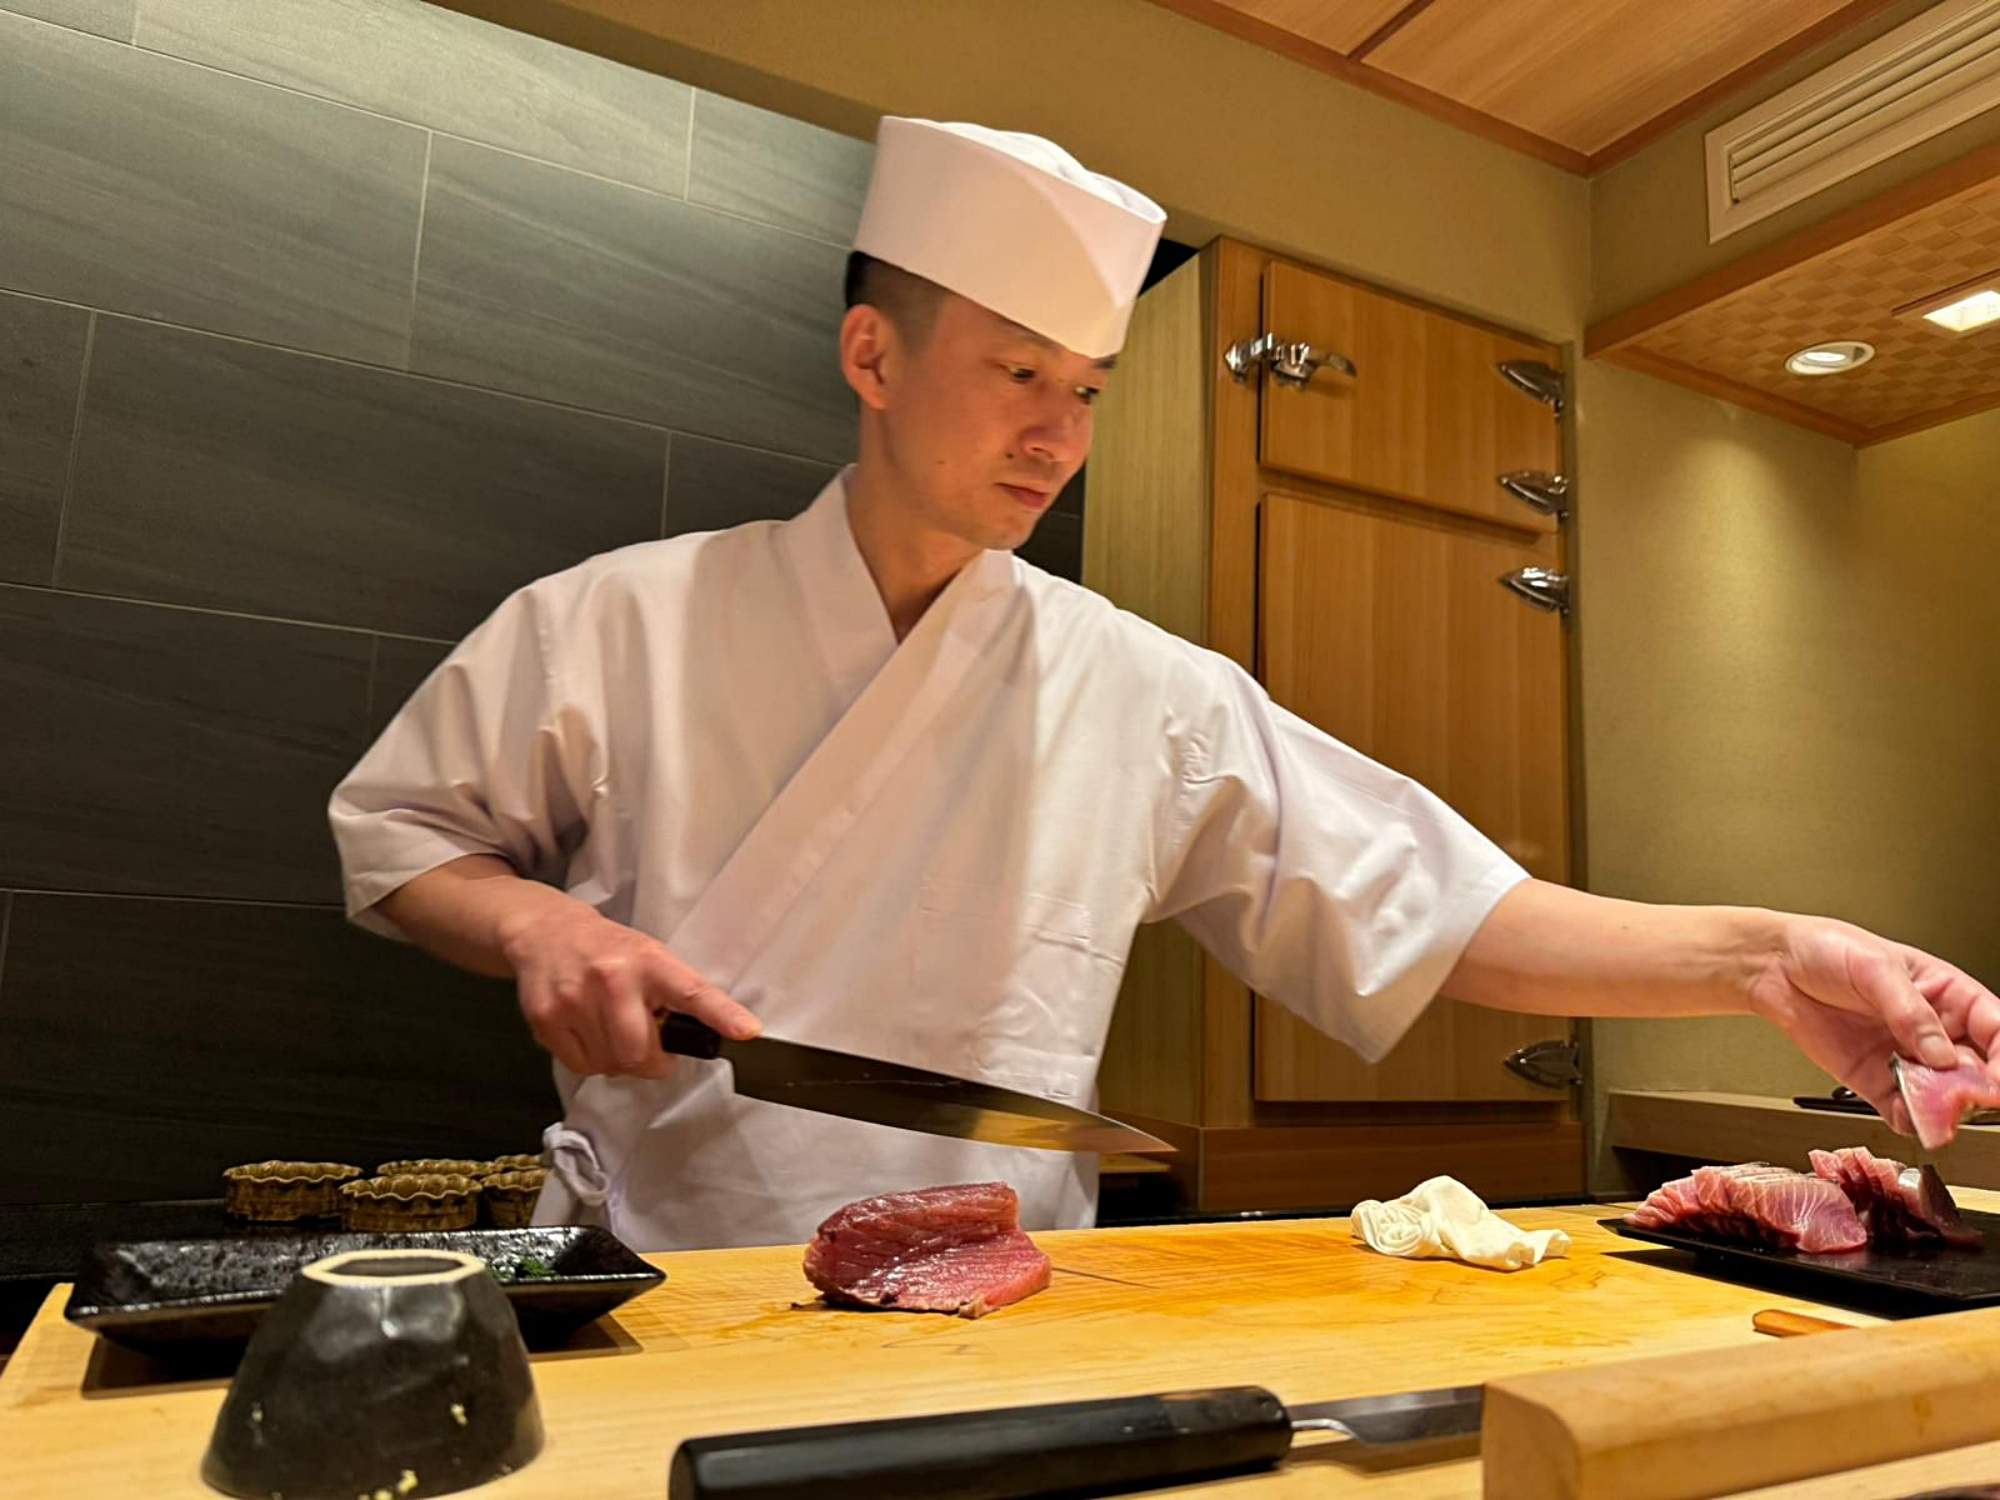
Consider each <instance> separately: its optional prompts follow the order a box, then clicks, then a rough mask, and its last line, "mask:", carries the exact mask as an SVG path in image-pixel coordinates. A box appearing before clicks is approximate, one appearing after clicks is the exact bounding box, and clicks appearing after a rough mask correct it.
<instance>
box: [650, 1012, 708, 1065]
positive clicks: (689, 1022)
mask: <svg viewBox="0 0 2000 1500" xmlns="http://www.w3.org/2000/svg"><path fill="white" fill-rule="evenodd" d="M660 1050H661V1051H663V1052H671V1053H673V1054H674V1056H676V1057H698V1058H701V1059H702V1060H704V1061H709V1060H712V1059H714V1058H717V1057H720V1056H721V1055H722V1033H721V1032H719V1031H717V1030H716V1029H715V1028H714V1027H712V1026H708V1025H704V1024H703V1023H702V1022H700V1021H697V1020H696V1019H695V1018H694V1017H693V1016H690V1015H686V1014H684V1013H683V1012H681V1011H677V1010H670V1011H668V1012H667V1013H666V1014H665V1015H663V1016H661V1017H660Z"/></svg>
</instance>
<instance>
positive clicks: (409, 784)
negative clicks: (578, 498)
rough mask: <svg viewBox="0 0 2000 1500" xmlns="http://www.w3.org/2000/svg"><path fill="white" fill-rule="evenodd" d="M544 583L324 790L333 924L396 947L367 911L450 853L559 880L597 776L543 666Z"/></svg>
mask: <svg viewBox="0 0 2000 1500" xmlns="http://www.w3.org/2000/svg"><path fill="white" fill-rule="evenodd" d="M546 583H547V580H544V582H543V584H531V585H530V586H529V587H527V588H525V589H522V590H520V591H519V592H517V593H515V594H514V595H512V596H511V597H509V598H508V599H507V600H505V601H504V602H503V603H502V604H501V605H500V607H499V608H498V609H496V610H495V611H494V612H493V613H492V615H490V616H489V617H488V618H487V619H486V621H485V622H484V623H483V624H481V625H480V626H479V628H478V629H476V630H474V631H473V632H472V634H471V635H469V636H467V637H466V638H465V640H464V641H463V642H461V643H460V644H459V646H458V647H457V648H456V649H455V650H454V651H453V652H452V653H451V655H449V656H448V657H446V658H445V659H444V661H443V662H442V663H440V664H439V666H438V667H437V669H436V670H435V671H434V672H432V673H431V675H430V676H429V677H428V678H426V679H425V681H424V683H423V685H422V686H421V687H419V688H418V689H417V690H416V692H415V693H413V694H412V695H411V697H410V699H409V701H408V702H407V703H406V704H404V705H403V708H402V710H401V712H399V713H398V714H397V715H396V717H395V718H394V719H392V720H391V721H390V722H389V725H388V727H387V728H386V729H384V730H383V731H382V734H381V736H380V737H379V738H378V739H377V740H376V741H375V743H374V745H373V746H372V747H371V748H370V749H369V750H368V752H367V754H365V755H364V756H362V758H361V760H360V761H359V762H358V763H357V764H356V765H355V767H354V769H353V770H352V771H350V772H349V773H348V774H347V777H346V779H345V780H343V781H342V782H341V783H340V785H339V786H338V787H336V788H335V789H334V793H333V800H332V802H331V804H330V805H329V807H328V810H327V812H328V819H329V821H330V822H331V824H332V827H333V839H334V843H335V845H336V846H337V847H338V849H339V851H340V864H341V873H342V877H343V880H344V883H345V887H346V894H347V914H348V916H349V918H350V919H352V920H353V921H354V922H356V923H357V924H359V925H360V926H362V927H365V928H367V929H368V930H369V931H371V932H378V933H381V934H383V935H384V936H387V937H394V938H402V937H403V936H404V934H403V933H402V932H401V931H400V930H399V929H398V928H397V927H396V926H395V925H394V924H393V923H392V922H390V921H389V920H388V919H387V918H386V917H384V916H383V915H382V914H381V912H380V911H379V910H377V909H376V903H377V902H379V901H381V899H382V898H383V897H384V896H387V895H389V894H390V893H391V892H393V891H395V890H397V889H399V888H400V887H401V886H403V885H405V884H407V883H408V882H410V881H412V880H414V879H416V878H417V876H419V875H421V874H423V873H424V872H425V871H427V870H432V869H435V868H436V867H437V866H439V865H442V864H447V863H449V862H450V861H452V860H454V859H458V858H460V857H461V856H463V855H467V854H495V855H498V856H500V857H501V858H502V859H505V860H506V861H507V862H508V863H510V864H511V865H513V866H514V868H515V869H516V870H517V871H519V872H520V873H521V874H522V875H524V876H527V877H529V878H530V879H536V880H546V881H550V882H558V881H560V879H561V878H562V873H563V869H564V867H565V865H566V864H567V862H568V857H569V854H570V852H571V851H572V850H573V849H574V848H575V847H576V844H577V843H578V841H579V839H580V837H581V835H582V832H583V821H584V812H585V810H586V809H587V808H588V807H589V806H590V803H591V800H592V794H591V789H592V787H593V786H594V785H595V784H596V783H597V782H598V781H599V779H600V778H599V777H598V776H597V775H596V763H597V759H598V757H597V736H596V735H595V734H594V733H593V732H592V729H591V723H590V716H589V715H588V714H586V713H584V712H582V711H581V709H580V707H579V705H578V704H577V703H576V702H575V701H574V697H573V695H572V694H570V693H569V692H568V691H567V689H566V687H565V685H564V683H563V680H562V678H561V675H560V674H559V673H558V671H557V670H556V668H555V664H554V660H553V652H552V649H551V641H550V635H551V629H550V621H549V619H548V613H549V608H550V605H549V603H548V601H547V600H545V599H544V598H542V597H541V596H540V595H539V594H538V592H537V590H538V589H541V588H542V587H544V586H545V585H546Z"/></svg>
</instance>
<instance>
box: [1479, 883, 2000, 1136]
mask: <svg viewBox="0 0 2000 1500" xmlns="http://www.w3.org/2000/svg"><path fill="white" fill-rule="evenodd" d="M1441 993H1443V994H1444V995H1446V996H1448V997H1450V998H1451V999H1454V1000H1465V1001H1470V1002H1471V1003H1473V1004H1475V1005H1486V1006H1491V1007H1493V1008H1495V1009H1498V1010H1512V1011H1525V1012H1530V1013H1533V1014H1536V1015H1554V1016H1697V1015H1729V1014H1750V1015H1757V1016H1761V1017H1763V1018H1764V1019H1765V1020H1767V1021H1770V1022H1771V1023H1772V1024H1774V1025H1776V1026H1777V1027H1778V1028H1779V1029H1780V1030H1782V1031H1783V1032H1784V1033H1785V1034H1786V1035H1787V1036H1789V1037H1790V1038H1791V1039H1792V1040H1793V1042H1795V1043H1796V1044H1797V1045H1798V1047H1799V1049H1800V1050H1801V1051H1802V1052H1804V1053H1805V1054H1806V1056H1807V1057H1809V1058H1811V1059H1812V1060H1813V1062H1815V1063H1817V1064H1818V1065H1819V1066H1820V1067H1822V1068H1824V1069H1825V1070H1826V1071H1827V1072H1829V1073H1831V1074H1833V1075H1834V1076H1835V1077H1836V1078H1839V1079H1840V1080H1841V1081H1842V1082H1844V1083H1846V1084H1847V1085H1848V1086H1849V1087H1850V1088H1852V1089H1853V1090H1854V1091H1855V1092H1856V1093H1858V1094H1860V1095H1861V1096H1862V1097H1863V1098H1865V1099H1867V1100H1868V1102H1869V1103H1871V1104H1873V1105H1874V1106H1875V1107H1876V1109H1877V1110H1879V1111H1881V1113H1882V1114H1883V1116H1884V1118H1886V1119H1888V1120H1889V1121H1890V1122H1891V1123H1892V1124H1894V1125H1895V1126H1896V1127H1897V1128H1898V1129H1908V1128H1909V1120H1908V1116H1907V1113H1906V1112H1905V1110H1904V1107H1903V1104H1902V1101H1901V1100H1900V1099H1899V1098H1898V1097H1897V1093H1896V1089H1895V1085H1894V1082H1893V1080H1892V1079H1891V1077H1890V1073H1889V1059H1890V1058H1891V1057H1893V1056H1896V1055H1898V1054H1900V1055H1902V1056H1905V1057H1911V1058H1915V1059H1917V1060H1918V1061H1920V1062H1926V1063H1930V1064H1932V1065H1933V1066H1937V1067H1945V1068H1948V1067H1951V1066H1952V1065H1953V1064H1954V1063H1955V1062H1956V1061H1957V1052H1956V1049H1955V1048H1954V1047H1953V1045H1952V1043H1953V1040H1954V1039H1960V1040H1964V1041H1967V1042H1970V1043H1971V1044H1972V1045H1973V1046H1974V1047H1976V1048H1978V1049H1979V1052H1980V1053H1981V1055H1983V1056H1991V1055H1992V1053H1993V1049H1994V1046H1995V1043H1996V1040H2000V999H1996V998H1995V996H1994V994H1993V992H1992V991H1991V990H1989V989H1987V988H1986V987H1985V986H1984V985H1982V984H1980V983H1978V982H1977V981H1976V980H1974V979H1972V978H1971V977H1970V976H1969V975H1967V974H1965V973H1964V972H1962V971H1961V970H1959V969H1957V968H1954V967H1953V966H1952V965H1950V964H1948V963H1946V962H1945V961H1944V960H1942V959H1939V958H1935V957H1933V956H1932V955H1930V954H1928V953H1925V952H1923V951H1922V950H1920V949H1917V948H1912V947H1910V946H1908V945H1907V944H1904V943H1897V942H1892V941H1890V940H1889V939H1887V938H1882V937H1878V936H1876V935H1875V934H1874V933H1872V932H1869V931H1867V930H1866V929H1864V928H1860V927H1856V926H1854V925H1853V924H1852V923H1849V922H1840V921H1835V920H1833V919H1831V918H1827V917H1812V916H1797V915H1793V914H1791V913H1787V912H1776V911H1764V910H1761V909H1758V908H1753V907H1739V906H1655V905H1649V904H1647V903H1645V902H1639V901H1620V900H1615V899H1613V898H1611V897H1608V896H1595V895H1592V894H1590V893H1589V892H1586V891H1578V890H1571V889H1570V888H1568V887H1567V886H1560V885H1551V884H1549V883H1548V882H1546V881H1540V880H1530V881H1524V882H1523V883H1521V884H1520V885H1517V886H1516V887H1515V888H1514V889H1513V890H1511V891H1509V892H1508V893H1507V894H1506V895H1505V896H1503V897H1502V898H1501V899H1500V901H1499V902H1498V904H1497V905H1495V906H1494V908H1493V910H1492V911H1491V913H1489V914H1488V916H1487V918H1486V920H1485V921H1484V922H1483V923H1482V924H1481V925H1480V927H1479V929H1478V930H1477V931H1476V932H1475V933H1474V934H1473V936H1472V940H1471V942H1470V943H1468V944H1467V945H1466V948H1465V951H1464V953H1463V954H1461V955H1460V957H1459V960H1458V963H1457V965H1456V966H1455V967H1454V968H1453V970H1452V972H1451V974H1450V975H1449V976H1448V977H1447V978H1446V980H1445V982H1444V985H1443V988H1442V990H1441Z"/></svg>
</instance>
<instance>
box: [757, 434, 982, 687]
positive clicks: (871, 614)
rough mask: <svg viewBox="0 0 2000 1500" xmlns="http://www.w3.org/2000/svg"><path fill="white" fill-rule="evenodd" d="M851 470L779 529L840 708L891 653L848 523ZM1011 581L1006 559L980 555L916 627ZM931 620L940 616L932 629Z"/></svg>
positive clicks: (882, 613) (890, 634)
mask: <svg viewBox="0 0 2000 1500" xmlns="http://www.w3.org/2000/svg"><path fill="white" fill-rule="evenodd" d="M853 472H854V466H853V465H852V464H849V465H848V466H847V467H846V468H844V469H842V470H841V471H840V472H839V473H838V474H836V475H834V476H833V478H832V479H830V480H828V481H827V485H826V488H825V489H823V490H821V491H820V492H819V495H818V497H817V498H815V499H814V501H813V502H812V504H811V505H809V506H807V507H806V509H805V510H804V511H803V512H801V513H800V514H799V515H797V516H795V517H793V518H792V519H791V520H789V521H787V522H785V523H784V524H783V526H782V527H781V528H780V539H781V545H782V547H783V550H784V553H785V556H786V558H787V559H788V560H789V562H790V563H791V566H792V569H793V571H794V573H795V574H796V575H797V577H798V580H799V585H800V589H801V592H802V593H803V595H804V598H805V610H806V615H807V617H808V619H809V620H810V621H811V624H812V633H813V636H814V638H815V639H816V640H817V641H818V643H819V647H820V652H821V654H822V656H823V657H824V659H825V664H826V668H827V672H828V674H829V676H830V677H831V678H832V681H833V684H834V688H835V691H836V692H837V693H838V695H839V697H840V700H841V701H842V702H843V703H847V702H852V701H853V699H854V698H855V697H856V696H857V695H858V694H859V693H860V691H861V689H862V688H863V687H865V686H866V685H867V684H868V682H869V681H870V680H872V679H873V678H874V676H875V674H876V673H877V672H879V671H880V670H881V669H882V666H883V663H885V662H887V661H888V659H889V658H890V657H891V656H893V655H894V654H895V651H896V633H895V630H894V628H893V627H892V626H891V625H890V623H889V611H888V609H887V608H886V607H885V606H884V605H883V603H882V595H881V594H880V593H879V592H878V591H877V590H876V587H875V579H874V577H873V576H872V575H871V574H870V573H869V571H868V564H867V563H865V562H864V561H862V558H861V549H860V548H859V547H857V546H856V545H855V542H854V531H853V528H852V527H850V526H849V525H848V522H847V481H848V477H849V476H850V475H851V474H852V473H853ZM1018 576H1019V575H1018V572H1017V569H1016V568H1015V564H1014V554H1013V553H1011V552H1000V551H987V552H983V553H981V554H980V555H979V556H978V557H977V558H975V559H974V560H973V561H972V562H971V563H969V564H967V565H966V567H965V568H964V569H963V570H962V571H961V572H960V573H959V575H958V576H957V577H956V578H954V579H952V581H951V582H950V583H949V584H948V585H947V586H946V587H945V591H944V592H943V593H942V594H940V595H939V596H938V599H937V602H936V603H934V604H933V605H931V607H930V609H929V610H928V611H927V612H926V613H925V616H924V620H923V624H922V625H920V626H919V627H918V628H919V629H922V628H924V627H926V626H929V627H930V628H933V629H936V628H940V627H941V626H942V624H943V622H944V620H945V619H947V618H949V617H950V616H951V615H952V614H953V613H955V612H956V611H957V610H958V609H959V608H960V607H962V606H963V605H964V604H965V603H967V602H968V601H971V600H982V599H986V598H989V597H990V596H992V595H993V594H996V593H998V592H1000V591H1002V590H1005V589H1011V588H1013V587H1014V586H1015V585H1016V583H1017V581H1018ZM933 616H937V617H939V618H938V622H937V624H936V625H933V624H932V618H933Z"/></svg>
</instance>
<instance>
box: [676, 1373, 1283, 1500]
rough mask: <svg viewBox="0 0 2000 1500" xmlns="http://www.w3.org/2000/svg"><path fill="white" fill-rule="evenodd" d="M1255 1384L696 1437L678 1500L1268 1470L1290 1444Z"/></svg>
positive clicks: (1098, 1482)
mask: <svg viewBox="0 0 2000 1500" xmlns="http://www.w3.org/2000/svg"><path fill="white" fill-rule="evenodd" d="M1291 1443H1292V1423H1291V1419H1290V1417H1288V1416H1287V1415H1286V1413H1285V1408H1284V1405H1283V1403H1281V1402H1280V1401H1279V1400H1278V1398H1277V1397H1276V1396H1274V1395H1272V1394H1271V1393H1270V1392H1269V1391H1267V1390H1264V1389H1263V1388H1262V1387H1260V1386H1254V1385H1245V1386H1233V1387H1230V1388H1228V1389H1223V1390H1212V1391H1183V1392H1177V1393H1175V1394H1173V1395H1167V1396H1125V1397H1120V1398H1118V1399H1115V1400H1110V1401H1068V1402H1060V1403H1057V1404H1055V1405H1049V1406H1016V1407H1011V1408H1008V1409H1005V1410H999V1411H969V1412H954V1413H949V1414H947V1415H944V1416H935V1417H898V1418H892V1419H889V1420H886V1421H877V1422H842V1423H837V1424H835V1425H832V1426H827V1427H789V1428H782V1429H779V1430H776V1431H769V1432H739V1433H734V1434H731V1435H728V1436H725V1437H702V1438H689V1439H688V1440H687V1441H686V1442H684V1443H682V1444H681V1445H680V1448H679V1449H678V1450H677V1451H676V1452H675V1454H674V1462H673V1467H672V1469H671V1471H670V1472H669V1476H668V1481H667V1494H668V1496H669V1500H806V1497H808V1496H810V1497H812V1500H1022V1497H1026V1496H1033V1495H1050V1494H1063V1493H1068V1492H1071V1491H1075V1490H1083V1489H1087V1490H1089V1491H1091V1492H1092V1493H1114V1492H1116V1491H1119V1490H1121V1489H1130V1488H1135V1487H1138V1486H1143V1485H1149V1484H1157V1483H1160V1482H1162V1481H1166V1480H1174V1479H1192V1478H1196V1477H1200V1476H1205V1475H1216V1474H1224V1473H1229V1472H1232V1471H1237V1470H1243V1469H1252V1468H1260V1467H1263V1466H1266V1465H1269V1464H1273V1463H1276V1462H1277V1461H1278V1460H1279V1459H1281V1458H1283V1457H1284V1456H1285V1454H1286V1452H1287V1451H1289V1449H1290V1448H1291Z"/></svg>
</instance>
